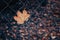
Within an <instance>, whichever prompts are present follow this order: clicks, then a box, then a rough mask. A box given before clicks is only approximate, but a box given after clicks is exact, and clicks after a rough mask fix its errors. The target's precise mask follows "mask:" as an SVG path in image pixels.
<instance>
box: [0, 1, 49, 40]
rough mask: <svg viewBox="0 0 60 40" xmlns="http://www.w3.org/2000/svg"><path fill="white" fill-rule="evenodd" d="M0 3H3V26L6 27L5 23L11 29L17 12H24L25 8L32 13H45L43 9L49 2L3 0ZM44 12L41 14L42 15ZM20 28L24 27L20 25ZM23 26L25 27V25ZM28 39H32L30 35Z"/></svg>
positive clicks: (1, 11) (0, 14)
mask: <svg viewBox="0 0 60 40" xmlns="http://www.w3.org/2000/svg"><path fill="white" fill-rule="evenodd" d="M44 2H45V3H44ZM0 3H1V5H0V7H1V8H0V16H1V19H2V20H0V21H1V25H4V23H5V24H6V25H7V26H8V27H9V28H11V26H12V25H11V22H13V21H14V20H13V16H14V15H16V11H17V10H20V11H22V10H23V9H24V8H26V10H32V11H33V10H36V11H38V12H39V11H42V12H44V11H45V10H44V9H41V7H45V6H46V5H47V3H48V2H47V0H1V1H0ZM3 3H4V4H3ZM3 6H4V7H3ZM39 8H40V9H39ZM42 12H41V14H42ZM31 14H32V13H31ZM2 16H3V17H2ZM41 16H42V15H41ZM26 25H27V24H26ZM17 26H18V27H19V25H17ZM20 26H22V25H20ZM23 26H25V24H24V25H23ZM35 26H36V25H35ZM28 28H30V27H28ZM8 30H9V29H8ZM28 30H29V29H28ZM28 38H30V35H28ZM6 40H7V39H6Z"/></svg>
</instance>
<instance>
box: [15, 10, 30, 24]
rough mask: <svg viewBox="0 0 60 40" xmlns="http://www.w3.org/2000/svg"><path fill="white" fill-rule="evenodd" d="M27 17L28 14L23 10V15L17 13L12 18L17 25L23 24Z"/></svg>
mask: <svg viewBox="0 0 60 40" xmlns="http://www.w3.org/2000/svg"><path fill="white" fill-rule="evenodd" d="M29 17H30V14H28V13H27V11H26V10H23V13H21V12H20V11H17V16H14V19H15V21H17V23H18V24H23V23H24V22H25V21H27V20H28V18H29Z"/></svg>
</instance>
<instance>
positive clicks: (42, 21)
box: [0, 0, 60, 40]
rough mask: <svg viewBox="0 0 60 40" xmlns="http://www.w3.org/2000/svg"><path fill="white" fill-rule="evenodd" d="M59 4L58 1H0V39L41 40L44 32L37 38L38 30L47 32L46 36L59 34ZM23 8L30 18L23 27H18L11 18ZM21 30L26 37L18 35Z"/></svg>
mask: <svg viewBox="0 0 60 40" xmlns="http://www.w3.org/2000/svg"><path fill="white" fill-rule="evenodd" d="M59 4H60V3H59V0H57V1H56V0H0V38H3V40H23V39H24V40H34V38H37V39H36V40H42V38H43V37H45V36H44V35H45V32H43V34H41V35H40V36H39V34H38V29H39V28H42V29H44V28H45V29H46V30H48V32H46V34H47V33H51V32H57V33H59V32H60V17H59V16H60V9H59V8H60V6H59ZM24 8H25V9H26V10H27V11H28V12H29V13H30V15H31V17H30V18H29V20H28V21H27V22H25V23H24V24H23V25H18V24H17V23H16V21H15V20H14V19H13V16H15V15H16V12H17V10H20V11H22V10H23V9H24ZM48 20H49V21H48ZM42 25H43V26H42ZM33 28H34V29H33ZM54 28H55V29H54ZM21 29H22V30H25V31H26V32H28V35H24V36H22V33H21V32H20V33H19V30H21ZM15 31H16V32H15ZM31 31H32V33H30V32H31Z"/></svg>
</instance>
